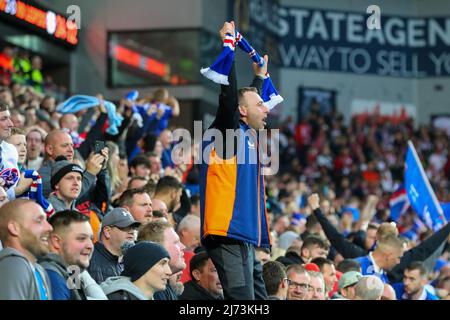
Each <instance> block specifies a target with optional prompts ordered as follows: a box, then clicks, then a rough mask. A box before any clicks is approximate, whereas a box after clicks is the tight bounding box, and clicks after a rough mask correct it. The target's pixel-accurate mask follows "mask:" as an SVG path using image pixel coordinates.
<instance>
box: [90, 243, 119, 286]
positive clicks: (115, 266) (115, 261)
mask: <svg viewBox="0 0 450 320" xmlns="http://www.w3.org/2000/svg"><path fill="white" fill-rule="evenodd" d="M122 271H123V265H122V264H121V263H119V257H117V256H115V255H113V254H112V253H111V252H109V251H108V250H107V249H106V248H105V246H104V245H103V243H101V242H97V243H96V244H95V245H94V253H93V255H92V258H91V261H90V263H89V268H88V272H89V274H90V275H91V277H92V278H93V279H94V280H95V281H96V282H97V283H98V284H100V283H102V282H103V281H105V280H106V279H107V278H109V277H117V276H119V275H120V274H121V272H122Z"/></svg>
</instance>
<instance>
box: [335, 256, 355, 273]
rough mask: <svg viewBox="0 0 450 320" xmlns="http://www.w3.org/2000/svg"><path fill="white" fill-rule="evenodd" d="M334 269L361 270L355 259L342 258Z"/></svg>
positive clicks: (344, 270) (341, 270) (343, 270)
mask: <svg viewBox="0 0 450 320" xmlns="http://www.w3.org/2000/svg"><path fill="white" fill-rule="evenodd" d="M336 269H337V270H338V271H340V272H342V273H346V272H349V271H357V272H361V265H360V263H359V262H358V261H356V260H353V259H344V260H342V261H341V262H340V263H339V264H338V265H337V267H336Z"/></svg>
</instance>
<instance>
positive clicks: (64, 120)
mask: <svg viewBox="0 0 450 320" xmlns="http://www.w3.org/2000/svg"><path fill="white" fill-rule="evenodd" d="M59 126H60V127H61V128H62V129H69V130H71V131H78V127H79V123H78V118H77V117H76V116H75V115H74V114H72V113H68V114H65V115H63V116H62V117H61V118H60V119H59Z"/></svg>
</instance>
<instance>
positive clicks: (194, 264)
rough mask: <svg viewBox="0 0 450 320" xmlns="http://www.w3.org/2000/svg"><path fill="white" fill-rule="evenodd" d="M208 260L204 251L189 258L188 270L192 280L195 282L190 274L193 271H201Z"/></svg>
mask: <svg viewBox="0 0 450 320" xmlns="http://www.w3.org/2000/svg"><path fill="white" fill-rule="evenodd" d="M208 259H209V255H208V253H207V252H205V251H203V252H199V253H197V254H196V255H194V256H193V257H192V258H191V261H190V263H189V270H190V273H191V278H192V280H194V281H195V278H194V275H193V274H192V272H193V271H194V270H199V271H200V270H202V269H203V268H204V267H205V266H206V264H207V263H208Z"/></svg>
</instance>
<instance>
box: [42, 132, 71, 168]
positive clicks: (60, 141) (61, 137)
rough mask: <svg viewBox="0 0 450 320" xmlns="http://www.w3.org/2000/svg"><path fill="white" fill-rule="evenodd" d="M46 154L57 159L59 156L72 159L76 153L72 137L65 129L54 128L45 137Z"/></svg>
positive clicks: (53, 159) (52, 158)
mask: <svg viewBox="0 0 450 320" xmlns="http://www.w3.org/2000/svg"><path fill="white" fill-rule="evenodd" d="M45 155H46V157H47V158H48V159H50V160H52V161H55V159H56V158H57V157H58V156H65V157H66V158H67V160H69V161H72V160H73V155H74V149H73V141H72V137H71V136H70V135H69V134H68V133H67V132H65V131H64V130H53V131H51V132H50V133H49V134H48V135H47V137H46V138H45Z"/></svg>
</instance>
